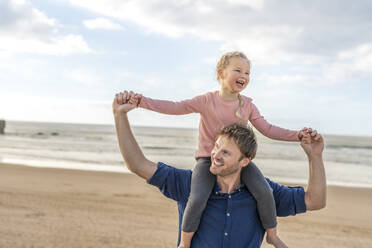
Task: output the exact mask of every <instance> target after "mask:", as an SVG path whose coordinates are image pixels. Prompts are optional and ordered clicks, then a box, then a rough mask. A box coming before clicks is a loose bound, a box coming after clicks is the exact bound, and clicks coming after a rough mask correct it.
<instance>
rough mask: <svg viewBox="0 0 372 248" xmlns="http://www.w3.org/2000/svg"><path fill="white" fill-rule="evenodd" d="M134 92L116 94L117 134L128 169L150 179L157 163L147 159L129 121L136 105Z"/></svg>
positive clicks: (114, 102)
mask: <svg viewBox="0 0 372 248" xmlns="http://www.w3.org/2000/svg"><path fill="white" fill-rule="evenodd" d="M132 95H133V93H132V92H131V93H128V92H127V91H124V92H121V93H119V94H116V96H115V99H114V101H113V103H112V111H113V113H114V118H115V127H116V134H117V137H118V142H119V148H120V152H121V154H122V155H123V158H124V160H125V163H126V165H127V167H128V169H129V170H130V171H131V172H133V173H135V174H137V175H138V176H140V177H142V178H144V179H146V180H148V179H150V178H151V177H152V176H153V175H154V173H155V171H156V169H157V165H156V164H155V163H153V162H152V161H150V160H148V159H146V157H145V156H144V155H143V153H142V151H141V148H140V147H139V145H138V144H137V141H136V139H135V138H134V136H133V133H132V130H131V129H130V124H129V121H128V116H127V114H128V112H129V111H131V110H132V109H134V108H135V107H136V103H135V102H133V100H134V99H133V98H131V96H132Z"/></svg>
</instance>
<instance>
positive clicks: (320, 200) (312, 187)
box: [301, 128, 327, 210]
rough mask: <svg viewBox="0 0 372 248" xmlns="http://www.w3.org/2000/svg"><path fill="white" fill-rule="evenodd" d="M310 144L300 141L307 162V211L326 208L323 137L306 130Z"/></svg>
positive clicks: (313, 131)
mask: <svg viewBox="0 0 372 248" xmlns="http://www.w3.org/2000/svg"><path fill="white" fill-rule="evenodd" d="M308 134H309V136H310V137H311V139H310V142H308V141H306V140H305V139H302V140H301V146H302V148H303V149H304V151H305V153H306V155H307V157H308V160H309V181H308V183H307V189H306V191H305V204H306V209H307V210H319V209H322V208H324V207H325V206H326V202H327V181H326V174H325V169H324V164H323V158H322V153H323V150H324V140H323V137H322V136H321V135H320V134H318V133H317V131H316V130H312V129H311V128H309V129H308Z"/></svg>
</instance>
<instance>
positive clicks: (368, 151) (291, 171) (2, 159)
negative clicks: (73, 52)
mask: <svg viewBox="0 0 372 248" xmlns="http://www.w3.org/2000/svg"><path fill="white" fill-rule="evenodd" d="M132 130H133V133H134V135H135V137H136V139H137V141H138V144H139V145H140V146H141V148H142V150H143V152H144V154H145V156H146V157H147V158H148V159H150V160H152V161H154V162H158V161H161V162H164V163H167V164H169V165H172V166H175V167H177V168H182V169H192V168H193V167H194V165H195V158H194V156H195V151H196V147H197V136H198V131H197V130H196V129H187V128H169V127H139V126H135V127H133V128H132ZM256 133H257V139H258V151H257V156H256V158H255V159H254V162H255V164H256V165H257V166H258V167H259V168H260V169H261V171H262V172H263V173H264V175H265V176H267V177H268V178H270V179H272V180H274V181H277V182H284V183H291V184H296V183H299V184H304V183H306V182H307V178H308V173H309V167H308V162H307V159H306V155H305V153H304V152H303V151H302V148H301V147H300V145H299V143H297V142H282V141H275V140H271V139H269V138H266V137H264V136H262V135H261V134H259V133H258V132H256ZM323 136H324V138H325V144H326V145H325V151H324V161H325V168H326V175H327V182H328V184H329V185H339V186H347V187H367V188H372V137H361V136H339V135H327V134H324V135H323ZM0 163H8V164H21V165H26V166H34V167H51V168H65V169H77V170H92V171H110V172H119V173H130V172H129V170H128V169H127V167H126V166H125V162H124V161H123V158H122V156H121V154H120V151H119V148H118V144H117V138H116V133H115V128H114V126H113V125H92V124H66V123H40V122H18V121H7V123H6V128H5V134H4V135H0ZM0 166H1V164H0Z"/></svg>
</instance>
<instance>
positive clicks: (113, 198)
mask: <svg viewBox="0 0 372 248" xmlns="http://www.w3.org/2000/svg"><path fill="white" fill-rule="evenodd" d="M371 206H372V189H365V188H345V187H329V188H328V202H327V207H326V208H325V209H324V210H321V211H313V212H308V213H306V214H302V215H298V216H295V217H288V218H279V227H278V229H279V233H280V236H281V237H282V239H283V240H284V241H285V242H286V243H287V244H288V245H289V247H304V248H310V247H312V248H313V247H317V248H321V247H327V248H333V247H334V248H336V247H337V248H343V247H345V248H346V247H347V248H352V247H358V248H364V247H365V248H370V247H372V213H371V212H372V211H371ZM177 215H178V213H177V206H176V203H175V202H174V201H172V200H169V199H167V198H165V197H164V196H162V195H161V193H160V192H159V191H158V190H157V189H156V188H154V187H152V186H150V185H148V184H147V183H146V182H145V181H144V180H143V179H141V178H139V177H137V176H134V175H131V174H121V173H109V172H91V171H78V170H65V169H50V168H35V167H26V166H16V165H6V164H0V248H28V247H29V248H31V247H33V248H44V247H45V248H49V247H63V248H65V247H71V248H75V247H76V248H77V247H79V248H80V247H87V248H88V247H92V248H93V247H100V248H101V247H110V248H111V247H141V248H147V247H176V241H177V230H178V216H177ZM262 247H271V246H268V245H267V244H265V242H264V244H263V245H262Z"/></svg>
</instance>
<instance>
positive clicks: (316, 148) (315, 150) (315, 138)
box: [301, 128, 324, 158]
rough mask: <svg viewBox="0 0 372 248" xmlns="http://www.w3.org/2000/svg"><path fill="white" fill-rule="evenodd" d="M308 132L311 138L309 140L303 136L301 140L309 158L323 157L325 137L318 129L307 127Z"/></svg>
mask: <svg viewBox="0 0 372 248" xmlns="http://www.w3.org/2000/svg"><path fill="white" fill-rule="evenodd" d="M307 133H308V135H309V136H310V138H311V139H310V140H309V139H308V138H303V139H302V140H301V146H302V148H303V149H304V151H305V153H306V155H307V156H308V157H309V158H313V157H321V156H322V153H323V150H324V141H323V137H322V136H321V135H320V134H318V132H317V131H316V130H312V129H311V128H309V129H307ZM309 141H310V142H309Z"/></svg>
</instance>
